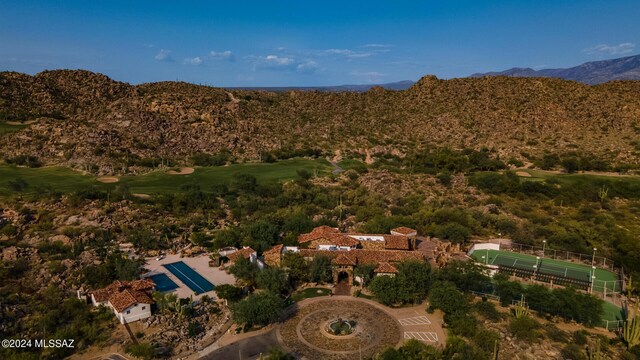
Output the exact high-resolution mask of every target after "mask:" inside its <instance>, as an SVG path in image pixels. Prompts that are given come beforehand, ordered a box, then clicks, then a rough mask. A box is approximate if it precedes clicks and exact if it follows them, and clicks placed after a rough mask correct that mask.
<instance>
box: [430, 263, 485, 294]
mask: <svg viewBox="0 0 640 360" xmlns="http://www.w3.org/2000/svg"><path fill="white" fill-rule="evenodd" d="M436 276H437V278H438V279H439V280H443V281H451V282H452V283H454V284H456V286H457V287H458V288H459V289H460V290H462V291H469V290H474V291H485V290H486V288H487V287H489V286H491V279H490V278H489V276H487V275H485V274H484V271H483V269H482V268H481V267H480V266H479V265H477V264H475V263H473V262H471V261H457V260H454V261H450V262H448V263H447V265H445V266H444V267H442V268H440V269H439V270H438V272H437V274H436Z"/></svg>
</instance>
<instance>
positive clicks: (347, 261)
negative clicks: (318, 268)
mask: <svg viewBox="0 0 640 360" xmlns="http://www.w3.org/2000/svg"><path fill="white" fill-rule="evenodd" d="M331 262H332V263H333V264H335V265H346V266H356V260H355V259H352V258H351V257H349V256H347V255H346V254H340V255H338V256H336V257H335V258H334V259H333V260H332V261H331Z"/></svg>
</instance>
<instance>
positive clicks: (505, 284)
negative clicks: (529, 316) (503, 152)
mask: <svg viewBox="0 0 640 360" xmlns="http://www.w3.org/2000/svg"><path fill="white" fill-rule="evenodd" d="M494 280H495V290H496V295H498V296H500V305H502V306H509V305H511V302H512V301H513V300H514V299H518V298H519V297H520V296H521V295H522V293H523V289H522V285H520V283H518V282H515V281H509V280H508V277H506V276H503V275H502V274H498V275H496V276H495V277H494Z"/></svg>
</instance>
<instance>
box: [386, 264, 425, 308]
mask: <svg viewBox="0 0 640 360" xmlns="http://www.w3.org/2000/svg"><path fill="white" fill-rule="evenodd" d="M430 278H431V266H430V265H429V263H426V262H420V261H403V262H401V263H400V264H398V274H397V276H396V277H395V281H396V282H397V291H398V295H397V296H398V299H399V300H400V301H401V302H403V303H409V302H411V303H414V304H415V303H417V302H421V301H422V300H424V299H425V298H426V297H427V291H428V290H429V281H430Z"/></svg>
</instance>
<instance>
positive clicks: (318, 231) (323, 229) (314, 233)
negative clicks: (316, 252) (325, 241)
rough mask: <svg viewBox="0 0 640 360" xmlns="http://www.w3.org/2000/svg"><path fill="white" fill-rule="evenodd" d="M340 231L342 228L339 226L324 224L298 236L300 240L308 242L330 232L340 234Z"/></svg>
mask: <svg viewBox="0 0 640 360" xmlns="http://www.w3.org/2000/svg"><path fill="white" fill-rule="evenodd" d="M339 233H340V229H338V228H332V227H330V226H326V225H322V226H318V227H316V228H314V229H313V230H311V232H310V233H308V234H301V235H300V236H298V242H299V243H306V242H310V241H313V240H317V239H320V238H323V237H326V236H327V235H329V234H339Z"/></svg>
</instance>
